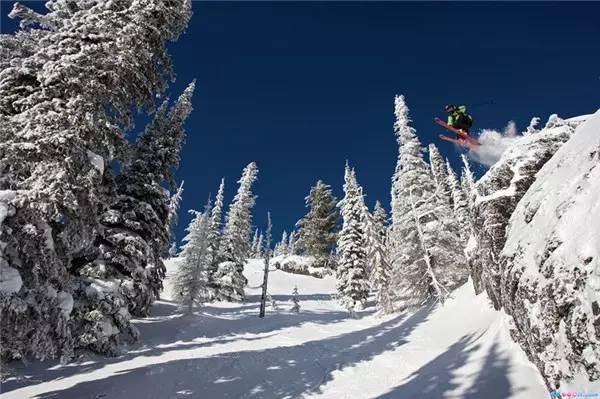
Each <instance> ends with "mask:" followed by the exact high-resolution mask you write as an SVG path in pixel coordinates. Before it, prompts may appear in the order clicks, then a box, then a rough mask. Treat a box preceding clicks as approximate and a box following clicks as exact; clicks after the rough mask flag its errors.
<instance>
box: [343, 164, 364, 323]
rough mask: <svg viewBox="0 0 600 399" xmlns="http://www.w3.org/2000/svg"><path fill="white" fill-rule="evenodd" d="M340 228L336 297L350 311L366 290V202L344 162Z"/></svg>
mask: <svg viewBox="0 0 600 399" xmlns="http://www.w3.org/2000/svg"><path fill="white" fill-rule="evenodd" d="M339 206H340V208H341V212H340V213H341V215H342V220H343V223H342V230H341V231H340V233H339V236H338V241H337V252H338V264H337V269H336V279H337V284H336V288H337V293H338V294H337V297H338V300H339V301H340V304H341V305H342V306H344V307H345V308H346V309H348V311H349V312H350V313H351V314H353V313H354V311H356V310H360V309H362V308H363V307H364V306H365V304H366V302H367V296H368V294H369V281H368V276H367V252H366V236H365V203H364V199H363V192H362V188H361V187H360V186H359V185H358V182H357V181H356V174H355V172H354V169H351V168H350V166H348V164H346V169H345V171H344V198H343V199H342V201H340V203H339Z"/></svg>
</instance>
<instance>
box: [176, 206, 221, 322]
mask: <svg viewBox="0 0 600 399" xmlns="http://www.w3.org/2000/svg"><path fill="white" fill-rule="evenodd" d="M190 213H192V214H193V215H194V217H193V219H192V221H191V222H190V224H189V225H188V227H187V228H186V232H187V235H186V236H185V237H184V238H183V240H182V241H183V242H184V243H185V244H184V245H183V248H182V249H181V252H180V254H179V256H178V257H177V260H176V262H177V265H178V269H177V273H176V274H175V276H174V284H173V290H174V293H175V300H176V301H177V302H179V304H181V305H182V306H183V307H184V308H185V309H186V312H187V313H191V312H192V311H193V309H194V306H196V305H201V304H202V303H204V302H206V301H208V300H210V297H211V295H210V290H209V287H208V283H209V269H210V265H211V261H212V258H211V253H210V249H209V243H210V241H209V239H208V238H209V236H210V232H211V231H210V230H211V220H210V204H207V206H206V207H205V211H204V212H196V211H190Z"/></svg>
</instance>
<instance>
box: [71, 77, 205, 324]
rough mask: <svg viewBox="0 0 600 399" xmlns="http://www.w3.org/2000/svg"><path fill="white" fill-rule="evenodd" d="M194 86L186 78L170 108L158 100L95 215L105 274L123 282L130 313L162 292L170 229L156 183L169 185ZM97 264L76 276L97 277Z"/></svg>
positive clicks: (141, 312)
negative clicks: (109, 198) (105, 205)
mask: <svg viewBox="0 0 600 399" xmlns="http://www.w3.org/2000/svg"><path fill="white" fill-rule="evenodd" d="M194 86H195V84H194V83H193V82H192V83H191V84H190V85H189V86H188V87H187V88H186V89H185V90H184V92H183V93H182V94H181V96H180V97H179V99H178V100H177V102H176V103H175V104H174V105H173V106H172V107H170V108H169V107H168V102H167V101H168V100H167V101H165V102H163V104H162V105H161V107H160V108H159V109H158V111H157V112H156V114H155V116H154V118H153V119H152V121H151V122H150V124H149V125H148V126H147V128H146V129H145V131H144V133H143V134H141V135H140V137H139V138H138V141H137V143H136V145H135V147H134V150H133V155H132V157H131V160H130V161H129V162H127V164H125V166H124V167H123V170H122V171H121V173H120V174H119V175H118V176H117V177H116V185H117V195H116V197H115V199H114V202H113V204H112V205H111V206H110V207H109V209H108V211H106V212H104V213H103V214H102V216H101V221H102V224H103V225H104V226H105V232H104V236H103V237H102V244H101V245H100V251H101V259H102V261H103V263H104V265H105V266H106V267H105V270H107V272H106V273H107V275H106V277H115V276H119V278H120V279H123V280H124V283H123V284H121V292H122V293H123V294H124V295H125V297H126V298H127V301H128V307H129V311H130V312H131V313H132V314H133V315H136V316H145V315H147V314H148V311H149V309H150V305H151V304H152V302H153V301H154V300H155V299H156V298H158V296H159V293H160V291H161V290H162V280H163V278H164V276H165V266H164V264H163V261H162V258H163V257H164V255H165V254H166V251H167V250H168V245H169V241H170V234H169V233H170V228H171V227H170V218H169V216H170V212H169V196H168V193H166V192H165V190H164V188H163V186H162V185H163V184H165V183H166V184H168V185H169V186H170V187H171V188H173V187H174V180H173V169H174V168H176V167H177V166H178V165H179V159H180V156H179V152H180V149H181V144H182V142H183V140H184V137H185V128H184V125H185V121H186V119H187V117H188V116H189V114H190V112H191V111H192V104H191V98H192V95H193V93H194ZM97 268H98V267H97V262H96V263H91V264H88V265H87V266H85V267H84V268H83V269H82V275H88V276H89V277H97V276H101V275H102V274H98V271H97ZM84 273H89V274H84Z"/></svg>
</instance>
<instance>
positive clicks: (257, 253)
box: [253, 231, 265, 259]
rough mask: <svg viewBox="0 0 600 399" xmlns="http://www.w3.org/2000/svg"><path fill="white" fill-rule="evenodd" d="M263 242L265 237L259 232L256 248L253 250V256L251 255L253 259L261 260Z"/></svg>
mask: <svg viewBox="0 0 600 399" xmlns="http://www.w3.org/2000/svg"><path fill="white" fill-rule="evenodd" d="M264 241H265V236H264V234H263V233H262V231H261V232H260V233H259V234H258V241H257V242H256V248H255V250H254V255H253V257H254V258H256V259H260V258H262V256H263V252H264Z"/></svg>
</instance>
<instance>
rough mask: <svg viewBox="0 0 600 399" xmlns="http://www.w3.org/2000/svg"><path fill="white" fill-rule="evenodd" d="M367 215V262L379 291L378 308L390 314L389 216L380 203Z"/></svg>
mask: <svg viewBox="0 0 600 399" xmlns="http://www.w3.org/2000/svg"><path fill="white" fill-rule="evenodd" d="M366 215H367V223H366V226H367V229H366V238H367V261H368V266H369V270H370V271H371V272H370V277H371V281H372V284H371V285H372V287H373V288H375V289H376V290H377V298H376V300H377V307H378V308H379V309H380V310H381V311H383V312H385V313H389V312H391V311H393V302H392V289H391V277H392V265H391V263H390V260H389V254H388V246H387V228H386V223H387V215H386V212H385V209H384V208H383V207H382V206H381V203H380V202H379V201H377V202H375V208H374V209H373V213H371V212H368V211H367V213H366Z"/></svg>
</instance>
